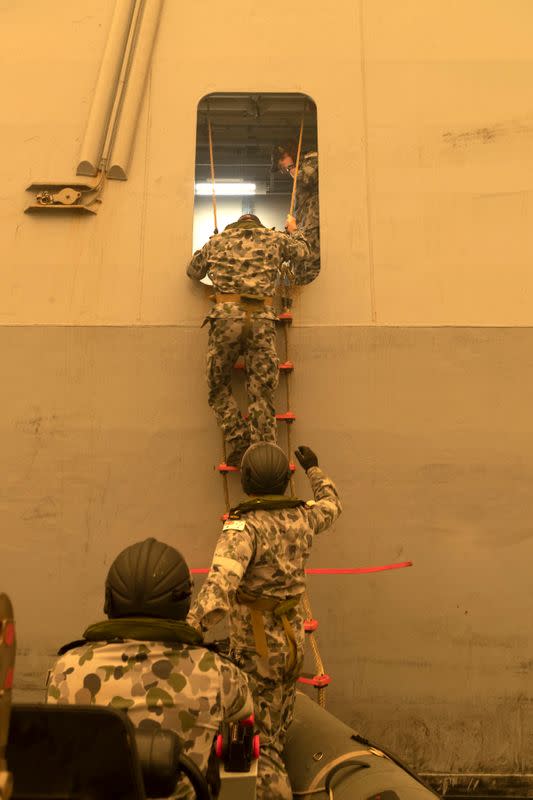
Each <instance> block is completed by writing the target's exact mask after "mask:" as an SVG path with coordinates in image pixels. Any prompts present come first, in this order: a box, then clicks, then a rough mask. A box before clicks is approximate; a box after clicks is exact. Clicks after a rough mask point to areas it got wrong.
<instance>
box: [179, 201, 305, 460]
mask: <svg viewBox="0 0 533 800" xmlns="http://www.w3.org/2000/svg"><path fill="white" fill-rule="evenodd" d="M309 256H310V253H309V245H308V243H307V240H306V238H305V237H304V236H303V234H302V233H300V232H299V231H298V230H297V229H296V226H295V225H294V226H292V229H291V232H288V233H283V232H281V231H276V230H269V229H268V228H265V227H264V225H262V224H261V221H260V220H259V218H258V217H256V216H255V215H254V214H244V215H243V216H242V217H239V219H238V220H237V222H233V223H231V224H230V225H227V226H226V228H225V230H224V231H223V232H222V233H219V234H217V235H215V236H212V237H211V238H210V239H209V241H208V242H207V244H205V245H204V246H203V247H202V249H201V250H198V251H197V252H196V253H195V254H194V256H193V259H192V261H191V263H190V264H189V266H188V268H187V275H188V276H189V277H190V278H194V279H197V280H201V279H202V278H204V277H205V276H206V275H208V276H209V278H210V279H211V281H212V283H213V287H214V301H215V304H214V306H213V309H212V311H211V312H210V313H209V314H208V315H207V317H206V320H205V321H204V324H205V323H206V322H209V340H208V346H207V382H208V386H209V398H208V402H209V405H210V406H211V407H212V409H213V410H214V412H215V414H216V417H217V421H218V424H219V425H220V427H221V428H222V431H223V432H224V436H225V438H226V442H227V444H228V445H229V446H230V448H231V452H230V454H229V455H228V457H227V458H226V463H227V464H228V465H229V466H234V467H238V466H239V465H240V462H241V459H242V456H243V454H244V452H245V450H246V449H247V447H248V446H249V445H250V443H251V442H252V443H253V442H259V441H266V442H275V441H276V421H275V410H274V392H275V390H276V387H277V385H278V380H279V372H278V364H279V362H278V357H277V352H276V327H275V321H276V314H275V313H274V308H273V302H274V301H273V297H274V294H275V292H276V288H277V284H278V279H279V274H280V270H281V266H282V264H283V263H284V262H290V264H291V267H292V270H293V273H294V280H295V283H296V284H300V285H301V284H306V283H309V282H310V281H311V280H313V277H314V275H313V274H312V273H309V271H308V261H309ZM240 355H243V356H244V360H245V369H246V389H247V393H248V403H249V405H248V422H246V421H245V420H244V418H243V416H242V414H241V412H240V411H239V408H238V406H237V402H236V400H235V398H234V397H233V394H232V391H231V378H232V371H233V366H234V364H235V361H236V360H237V359H238V357H239V356H240Z"/></svg>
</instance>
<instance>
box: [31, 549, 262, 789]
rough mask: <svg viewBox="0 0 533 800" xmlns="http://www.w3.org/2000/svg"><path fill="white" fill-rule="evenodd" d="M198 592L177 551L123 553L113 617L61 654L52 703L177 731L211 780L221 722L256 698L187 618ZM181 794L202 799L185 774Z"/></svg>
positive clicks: (108, 600) (109, 602)
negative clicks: (102, 710)
mask: <svg viewBox="0 0 533 800" xmlns="http://www.w3.org/2000/svg"><path fill="white" fill-rule="evenodd" d="M191 589H192V582H191V577H190V573H189V569H188V567H187V564H186V562H185V560H184V558H183V556H182V555H181V554H180V553H179V552H178V551H177V550H175V549H174V548H173V547H169V546H168V545H166V544H163V543H162V542H158V541H156V539H146V540H145V541H144V542H138V543H137V544H133V545H131V547H127V548H126V549H125V550H123V551H122V552H121V553H120V554H119V555H118V556H117V558H116V559H115V560H114V562H113V564H112V565H111V568H110V570H109V573H108V576H107V580H106V587H105V606H104V612H105V613H106V614H107V617H108V619H106V620H104V621H102V622H98V623H96V624H95V625H90V626H89V627H88V628H87V630H86V631H85V632H84V634H83V639H82V640H80V641H76V642H72V643H71V644H68V645H65V646H64V647H62V648H61V650H60V651H59V654H58V655H59V658H58V660H57V661H56V663H55V665H54V667H53V669H52V670H51V672H50V674H49V678H48V685H47V702H48V703H73V704H74V703H75V704H78V705H92V704H94V705H102V706H107V705H109V706H112V707H113V708H119V709H123V710H124V711H126V712H127V714H128V716H129V717H130V719H131V721H132V722H133V724H134V725H135V727H137V728H140V729H145V730H147V729H148V730H149V729H153V728H159V727H162V728H168V729H170V730H173V731H174V732H175V733H177V734H178V736H180V738H181V739H182V741H183V743H184V752H185V753H186V754H187V755H188V756H189V757H190V758H192V759H193V761H194V762H195V763H196V764H197V766H198V767H199V768H200V769H201V770H202V772H203V773H204V774H205V772H206V769H207V764H208V758H209V753H210V750H211V745H212V743H213V738H214V736H215V734H216V732H217V730H218V729H219V727H220V725H221V723H222V722H223V721H233V720H236V719H242V718H244V717H246V716H247V715H249V714H250V713H251V711H252V701H251V698H250V693H249V690H248V682H247V679H246V676H245V675H244V674H243V673H242V672H241V671H240V670H239V669H238V668H237V667H236V666H235V665H234V664H232V663H231V662H230V661H227V660H226V659H223V658H221V657H220V656H218V655H217V654H215V653H214V652H212V651H210V650H208V649H206V648H205V647H203V646H202V636H201V634H199V633H198V631H196V630H194V629H193V628H192V627H191V626H190V625H188V624H187V623H186V622H185V617H186V616H187V612H188V611H189V607H190V602H191ZM175 797H177V798H194V797H195V792H194V791H193V789H192V786H191V785H190V784H189V783H188V781H187V780H186V779H185V778H183V779H182V781H181V783H180V784H179V788H178V791H177V794H176V795H175Z"/></svg>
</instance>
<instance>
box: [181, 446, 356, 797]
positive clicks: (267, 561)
mask: <svg viewBox="0 0 533 800" xmlns="http://www.w3.org/2000/svg"><path fill="white" fill-rule="evenodd" d="M296 457H297V459H298V461H299V462H300V464H301V465H302V467H303V468H304V469H305V471H306V473H307V476H308V478H309V480H310V483H311V487H312V490H313V495H314V500H309V501H307V502H305V501H303V500H298V499H296V498H294V497H286V496H285V490H286V488H287V484H288V482H289V475H290V471H289V461H288V459H287V456H286V455H285V453H284V452H283V450H281V448H279V447H278V446H277V445H275V444H271V443H267V442H260V443H258V444H253V445H252V446H251V447H250V448H249V449H248V450H247V451H246V453H245V455H244V458H243V460H242V466H241V481H242V487H243V489H244V491H245V492H246V494H247V495H249V497H250V499H248V500H247V501H245V502H244V503H241V504H240V505H238V506H237V507H236V508H233V509H232V510H231V511H230V514H229V519H228V521H227V522H226V523H225V524H224V526H223V529H222V533H221V534H220V537H219V539H218V542H217V545H216V549H215V553H214V556H213V562H212V565H211V569H210V571H209V574H208V576H207V578H206V581H205V583H204V585H203V586H202V588H201V590H200V593H199V595H198V597H197V599H196V601H195V602H194V603H193V606H192V608H191V611H190V613H189V616H188V617H187V622H189V624H190V625H192V627H193V628H195V629H197V630H198V631H199V632H202V633H203V632H204V631H206V630H208V629H209V628H211V627H212V626H213V625H215V624H216V623H217V622H219V621H220V620H221V619H222V618H223V617H224V616H225V615H228V616H229V627H230V655H231V657H232V659H233V660H234V661H235V663H236V664H238V665H239V667H240V668H241V669H242V670H244V672H246V673H247V675H248V680H249V684H250V689H251V691H252V695H253V698H254V715H255V722H256V726H257V728H258V731H259V735H260V741H261V756H260V758H259V765H258V784H257V800H267V799H268V800H290V798H292V793H291V788H290V784H289V779H288V776H287V773H286V770H285V766H284V763H283V759H282V753H283V747H284V744H285V738H286V733H287V728H288V727H289V725H290V723H291V720H292V716H293V708H294V700H295V691H296V680H297V678H298V675H299V674H300V671H301V668H302V663H303V653H304V625H303V623H304V613H303V609H302V607H301V599H302V595H303V594H304V592H305V590H306V579H305V563H306V561H307V559H308V557H309V554H310V552H311V547H312V545H313V540H314V537H315V535H316V534H319V533H322V532H323V531H325V530H327V529H328V528H329V527H330V526H331V525H332V524H333V522H334V521H335V520H336V519H337V517H338V516H339V514H340V513H341V510H342V509H341V503H340V500H339V496H338V494H337V490H336V488H335V486H334V484H333V482H332V481H331V480H330V479H329V478H328V477H327V476H326V475H325V474H324V473H323V472H322V470H321V469H319V467H318V458H317V456H316V455H315V454H314V453H313V451H312V450H311V449H310V448H309V447H305V446H300V447H299V448H298V449H297V450H296Z"/></svg>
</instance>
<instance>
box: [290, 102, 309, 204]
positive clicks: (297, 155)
mask: <svg viewBox="0 0 533 800" xmlns="http://www.w3.org/2000/svg"><path fill="white" fill-rule="evenodd" d="M305 106H306V103H304V109H303V111H302V121H301V122H300V136H299V137H298V152H297V153H296V164H295V169H294V183H293V185H292V195H291V206H290V211H289V214H290V215H291V217H292V212H293V211H294V201H295V199H296V187H297V185H298V172H299V170H300V154H301V152H302V139H303V134H304V119H305Z"/></svg>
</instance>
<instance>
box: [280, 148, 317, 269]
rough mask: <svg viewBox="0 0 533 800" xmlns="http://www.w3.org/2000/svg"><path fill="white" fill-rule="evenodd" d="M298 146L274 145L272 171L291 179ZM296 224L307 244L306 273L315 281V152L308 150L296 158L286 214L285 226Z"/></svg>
mask: <svg viewBox="0 0 533 800" xmlns="http://www.w3.org/2000/svg"><path fill="white" fill-rule="evenodd" d="M297 154H298V143H297V142H296V141H294V140H292V139H289V140H287V141H286V142H282V143H281V144H277V145H276V146H275V147H274V148H273V150H272V172H282V173H288V174H289V175H290V176H291V178H292V179H293V180H294V179H295V176H296V160H297ZM295 221H296V223H297V225H298V229H299V230H301V231H302V233H303V234H304V235H305V238H306V239H307V241H308V242H309V247H310V249H311V262H310V264H309V267H308V268H309V270H310V271H311V272H312V273H313V278H316V277H317V275H318V273H319V272H320V219H319V208H318V153H317V152H315V151H312V152H311V151H310V152H308V153H305V155H303V156H302V157H301V158H300V164H299V166H298V177H297V182H296V196H295V199H294V217H292V216H291V215H288V217H287V225H288V226H291V225H293V224H294V222H295Z"/></svg>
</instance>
